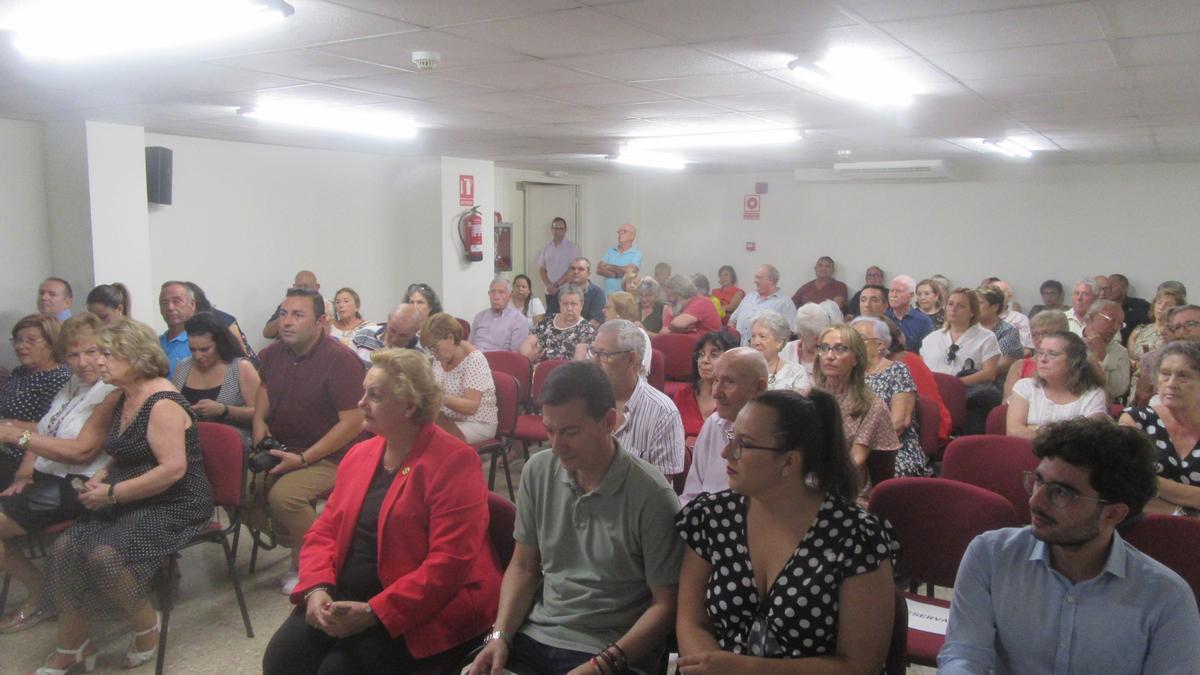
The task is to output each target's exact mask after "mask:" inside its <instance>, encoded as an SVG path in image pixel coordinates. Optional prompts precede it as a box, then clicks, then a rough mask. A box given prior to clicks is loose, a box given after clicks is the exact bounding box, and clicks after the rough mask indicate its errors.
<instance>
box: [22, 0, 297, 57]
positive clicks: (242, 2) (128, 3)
mask: <svg viewBox="0 0 1200 675" xmlns="http://www.w3.org/2000/svg"><path fill="white" fill-rule="evenodd" d="M294 12H295V9H293V8H292V6H291V5H289V4H287V3H286V2H283V1H282V0H104V1H99V0H43V1H42V2H39V3H37V4H36V5H34V6H31V7H29V8H28V9H27V10H26V11H24V12H22V13H21V14H19V15H18V16H17V17H16V19H15V21H14V25H13V26H12V29H13V30H14V32H15V33H16V39H15V40H14V45H15V46H16V48H17V50H18V51H20V52H21V53H22V54H24V55H25V56H27V57H29V58H33V59H45V60H53V61H78V60H82V59H88V58H94V57H104V56H111V55H114V54H121V53H127V52H135V51H143V50H151V49H164V48H173V47H180V46H187V45H190V44H193V43H197V42H204V41H207V40H215V39H219V38H225V37H230V36H233V35H238V34H241V33H250V32H253V31H256V30H259V29H262V28H264V27H266V26H269V25H272V24H275V23H279V22H281V21H283V20H284V19H285V18H287V17H288V16H291V15H292V14H293V13H294Z"/></svg>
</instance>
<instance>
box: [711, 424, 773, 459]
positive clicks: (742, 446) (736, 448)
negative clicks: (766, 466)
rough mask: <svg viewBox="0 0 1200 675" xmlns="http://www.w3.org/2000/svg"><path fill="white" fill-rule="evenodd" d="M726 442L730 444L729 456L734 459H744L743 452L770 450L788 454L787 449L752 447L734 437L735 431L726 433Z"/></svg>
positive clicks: (763, 446)
mask: <svg viewBox="0 0 1200 675" xmlns="http://www.w3.org/2000/svg"><path fill="white" fill-rule="evenodd" d="M725 440H726V441H728V442H729V456H730V457H732V458H734V459H741V458H742V451H743V450H770V451H771V452H787V448H773V447H770V446H767V445H750V444H749V443H744V442H742V439H740V438H738V437H737V436H735V435H734V433H733V430H732V429H729V430H727V431H726V432H725Z"/></svg>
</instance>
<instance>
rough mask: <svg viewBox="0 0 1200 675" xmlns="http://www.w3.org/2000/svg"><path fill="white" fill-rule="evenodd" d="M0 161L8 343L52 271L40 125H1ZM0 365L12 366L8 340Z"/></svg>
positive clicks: (2, 315)
mask: <svg viewBox="0 0 1200 675" xmlns="http://www.w3.org/2000/svg"><path fill="white" fill-rule="evenodd" d="M0 157H3V158H4V159H3V161H0V242H3V246H4V251H5V253H6V255H5V256H4V267H3V273H0V332H2V333H3V335H4V337H5V338H7V337H8V331H9V329H10V328H11V327H12V325H13V324H14V323H16V322H17V320H18V319H20V318H21V317H22V316H24V315H26V314H29V313H30V312H36V311H37V287H38V284H40V283H41V281H42V279H44V278H46V277H47V276H49V275H50V274H51V269H52V268H51V265H50V230H49V225H48V222H49V221H48V220H47V216H46V184H45V155H44V151H43V148H42V127H41V125H40V124H37V123H35V122H19V121H16V120H6V119H0ZM76 290H78V289H76ZM85 292H86V291H85ZM0 363H3V364H4V365H6V366H9V367H12V366H14V365H16V356H15V355H14V354H13V351H12V348H11V347H10V346H9V344H8V340H7V339H5V340H3V341H2V342H0Z"/></svg>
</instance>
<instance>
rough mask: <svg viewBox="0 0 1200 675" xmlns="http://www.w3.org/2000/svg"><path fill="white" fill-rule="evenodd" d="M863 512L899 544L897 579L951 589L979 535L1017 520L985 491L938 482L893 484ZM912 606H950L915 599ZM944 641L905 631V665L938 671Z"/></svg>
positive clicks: (1004, 504)
mask: <svg viewBox="0 0 1200 675" xmlns="http://www.w3.org/2000/svg"><path fill="white" fill-rule="evenodd" d="M867 509H868V510H869V511H870V512H871V513H874V514H876V515H878V516H880V517H882V518H885V519H887V521H888V522H889V523H891V525H892V529H893V531H894V532H895V534H896V539H897V540H898V541H899V542H900V559H899V562H898V563H897V565H896V574H897V576H899V577H900V578H903V579H909V580H910V581H912V582H914V583H915V582H925V583H927V584H936V585H938V586H944V587H952V586H953V585H954V578H955V576H956V575H957V574H958V564H959V563H960V562H961V561H962V557H963V553H965V552H966V550H967V545H969V544H970V543H971V540H972V539H974V538H975V537H976V536H978V535H979V534H981V533H983V532H987V531H988V530H994V529H997V528H1001V527H1015V526H1016V525H1017V514H1016V513H1015V512H1014V511H1013V508H1012V505H1011V504H1009V503H1008V500H1006V499H1004V498H1003V497H1001V496H999V495H997V494H994V493H992V492H990V491H988V490H985V489H983V488H979V487H975V486H974V485H967V484H966V483H960V482H958V481H952V480H945V479H942V478H896V479H894V480H889V481H885V482H883V483H881V484H880V485H878V486H876V487H875V489H874V490H872V491H871V498H870V501H869V503H868V506H867ZM909 597H910V598H911V599H912V600H914V601H919V602H924V603H928V604H936V605H940V606H943V607H946V606H948V603H946V602H945V601H941V600H934V599H932V598H923V597H920V596H917V595H910V596H909ZM944 641H945V637H944V636H942V635H937V634H934V633H926V632H923V631H918V630H914V629H909V631H908V655H909V660H910V661H912V662H913V663H917V664H920V665H924V666H936V665H937V653H938V650H939V649H941V646H942V643H943V642H944Z"/></svg>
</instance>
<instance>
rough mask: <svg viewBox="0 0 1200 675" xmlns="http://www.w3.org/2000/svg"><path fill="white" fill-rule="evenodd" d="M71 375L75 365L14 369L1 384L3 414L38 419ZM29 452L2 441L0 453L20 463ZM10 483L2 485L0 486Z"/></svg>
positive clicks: (17, 417) (43, 414)
mask: <svg viewBox="0 0 1200 675" xmlns="http://www.w3.org/2000/svg"><path fill="white" fill-rule="evenodd" d="M70 379H71V369H70V368H68V367H66V366H58V367H57V368H51V369H50V370H43V371H40V372H34V371H31V370H29V369H28V368H26V367H25V366H18V367H17V368H14V369H13V371H12V375H11V376H10V377H9V378H8V381H7V382H5V383H4V387H3V388H0V418H3V419H11V420H20V421H22V422H36V421H38V420H40V419H42V418H43V417H45V415H46V411H48V410H50V403H51V402H52V401H53V400H54V397H55V396H58V392H59V390H61V389H62V388H63V385H65V384H66V383H67V380H70ZM24 454H25V452H24V451H23V450H21V449H20V448H18V447H16V446H9V445H0V456H3V457H5V458H7V459H8V460H10V461H12V462H15V463H17V464H20V463H21V457H22V456H23V455H24ZM4 487H8V486H7V485H4V486H0V489H3V488H4Z"/></svg>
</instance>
